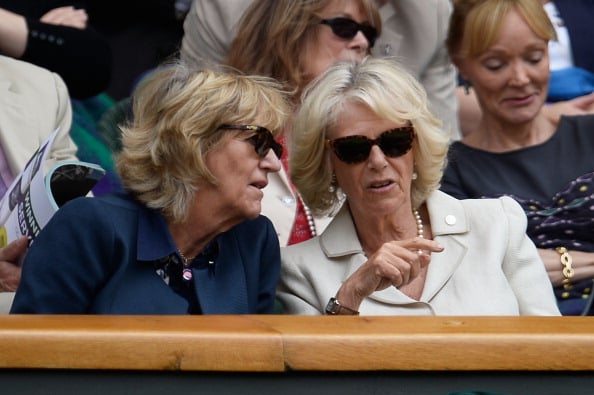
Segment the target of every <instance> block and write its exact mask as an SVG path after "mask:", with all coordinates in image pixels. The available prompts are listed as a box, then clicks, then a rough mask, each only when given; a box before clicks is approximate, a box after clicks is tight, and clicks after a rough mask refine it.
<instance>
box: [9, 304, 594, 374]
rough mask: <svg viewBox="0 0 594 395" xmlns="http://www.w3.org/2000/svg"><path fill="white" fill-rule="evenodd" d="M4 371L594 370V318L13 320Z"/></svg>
mask: <svg viewBox="0 0 594 395" xmlns="http://www.w3.org/2000/svg"><path fill="white" fill-rule="evenodd" d="M568 356H571V363H568V360H567V357H568ZM1 368H4V369H6V368H8V369H22V368H27V369H29V368H43V369H83V370H84V369H94V370H102V369H108V370H133V371H134V370H159V371H211V372H216V371H219V372H286V371H337V372H340V371H452V370H456V371H498V370H505V371H567V370H573V371H592V370H594V317H335V316H333V317H303V316H279V315H272V316H256V315H245V316H64V315H62V316H60V315H54V316H41V315H6V316H0V369H1Z"/></svg>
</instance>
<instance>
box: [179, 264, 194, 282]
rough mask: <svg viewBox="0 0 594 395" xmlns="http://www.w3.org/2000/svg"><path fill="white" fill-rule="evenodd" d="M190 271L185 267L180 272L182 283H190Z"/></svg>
mask: <svg viewBox="0 0 594 395" xmlns="http://www.w3.org/2000/svg"><path fill="white" fill-rule="evenodd" d="M192 277H193V276H192V269H190V268H188V267H186V268H184V270H183V271H182V278H183V279H184V281H192Z"/></svg>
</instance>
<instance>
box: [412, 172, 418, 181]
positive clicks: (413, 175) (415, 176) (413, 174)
mask: <svg viewBox="0 0 594 395" xmlns="http://www.w3.org/2000/svg"><path fill="white" fill-rule="evenodd" d="M411 178H412V179H413V181H414V180H416V179H417V178H419V175H418V174H417V172H416V171H413V173H412V177H411Z"/></svg>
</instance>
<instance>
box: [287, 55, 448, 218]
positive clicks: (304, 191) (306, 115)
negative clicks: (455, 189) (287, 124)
mask: <svg viewBox="0 0 594 395" xmlns="http://www.w3.org/2000/svg"><path fill="white" fill-rule="evenodd" d="M348 103H360V104H363V105H366V106H367V107H368V108H369V109H371V111H373V112H374V113H375V114H376V115H377V116H378V118H381V119H386V120H390V121H393V122H395V123H398V124H406V123H407V122H410V123H411V124H412V126H413V127H414V129H415V139H414V142H413V147H412V151H413V157H414V161H415V169H416V172H417V173H418V178H417V179H416V180H414V181H413V182H412V187H411V201H412V204H413V207H419V206H420V205H421V204H422V203H423V202H424V201H425V200H426V198H427V196H428V195H429V194H430V193H431V192H432V191H434V190H436V189H438V188H439V186H440V180H441V177H442V174H443V169H444V167H445V163H446V155H447V151H448V145H449V136H448V134H447V133H446V132H445V131H444V130H443V129H442V128H441V122H440V121H439V120H437V119H436V118H435V117H434V116H433V115H432V114H431V113H430V112H429V110H428V108H427V95H426V93H425V91H424V89H423V88H422V86H421V85H420V84H419V83H418V82H417V81H416V80H415V78H414V77H413V76H412V75H411V74H409V73H408V72H407V71H405V69H404V68H403V67H401V66H399V65H398V64H396V62H395V61H394V60H389V59H379V58H373V57H367V58H365V59H364V60H363V62H361V63H360V64H355V63H351V62H348V63H346V62H345V63H337V64H335V65H334V66H332V67H330V68H329V69H328V70H327V71H326V72H325V73H323V74H322V75H320V76H319V77H318V78H317V79H316V80H314V81H313V82H312V84H311V85H310V86H309V87H308V88H307V89H306V91H305V92H304V94H303V100H302V104H301V106H300V108H299V110H298V112H297V115H296V119H295V124H294V128H293V133H292V145H291V155H290V156H289V157H290V166H289V168H290V169H291V180H292V181H293V182H294V184H295V186H296V187H297V189H298V190H299V192H300V193H301V196H302V198H303V200H304V202H305V204H307V205H308V206H309V208H310V209H311V210H312V211H313V212H314V213H316V214H326V213H328V212H331V211H333V210H334V209H336V208H337V207H338V206H339V204H340V202H341V200H342V197H341V195H342V194H341V192H340V191H339V188H332V187H331V186H332V182H333V181H332V178H333V177H332V174H333V170H332V165H331V161H330V155H333V153H332V151H331V150H330V149H328V148H326V146H325V141H326V138H327V136H328V131H330V130H332V128H333V127H335V125H336V123H337V120H338V119H339V118H340V116H341V115H342V113H343V111H344V107H345V105H346V104H348Z"/></svg>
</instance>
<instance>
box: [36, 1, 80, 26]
mask: <svg viewBox="0 0 594 395" xmlns="http://www.w3.org/2000/svg"><path fill="white" fill-rule="evenodd" d="M88 20H89V16H88V15H87V11H85V10H84V9H76V8H74V7H73V6H65V7H58V8H54V9H53V10H50V11H48V12H47V13H46V14H45V15H43V16H42V17H41V19H40V21H41V22H43V23H49V24H51V25H62V26H69V27H73V28H76V29H81V30H82V29H86V27H87V21H88Z"/></svg>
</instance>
